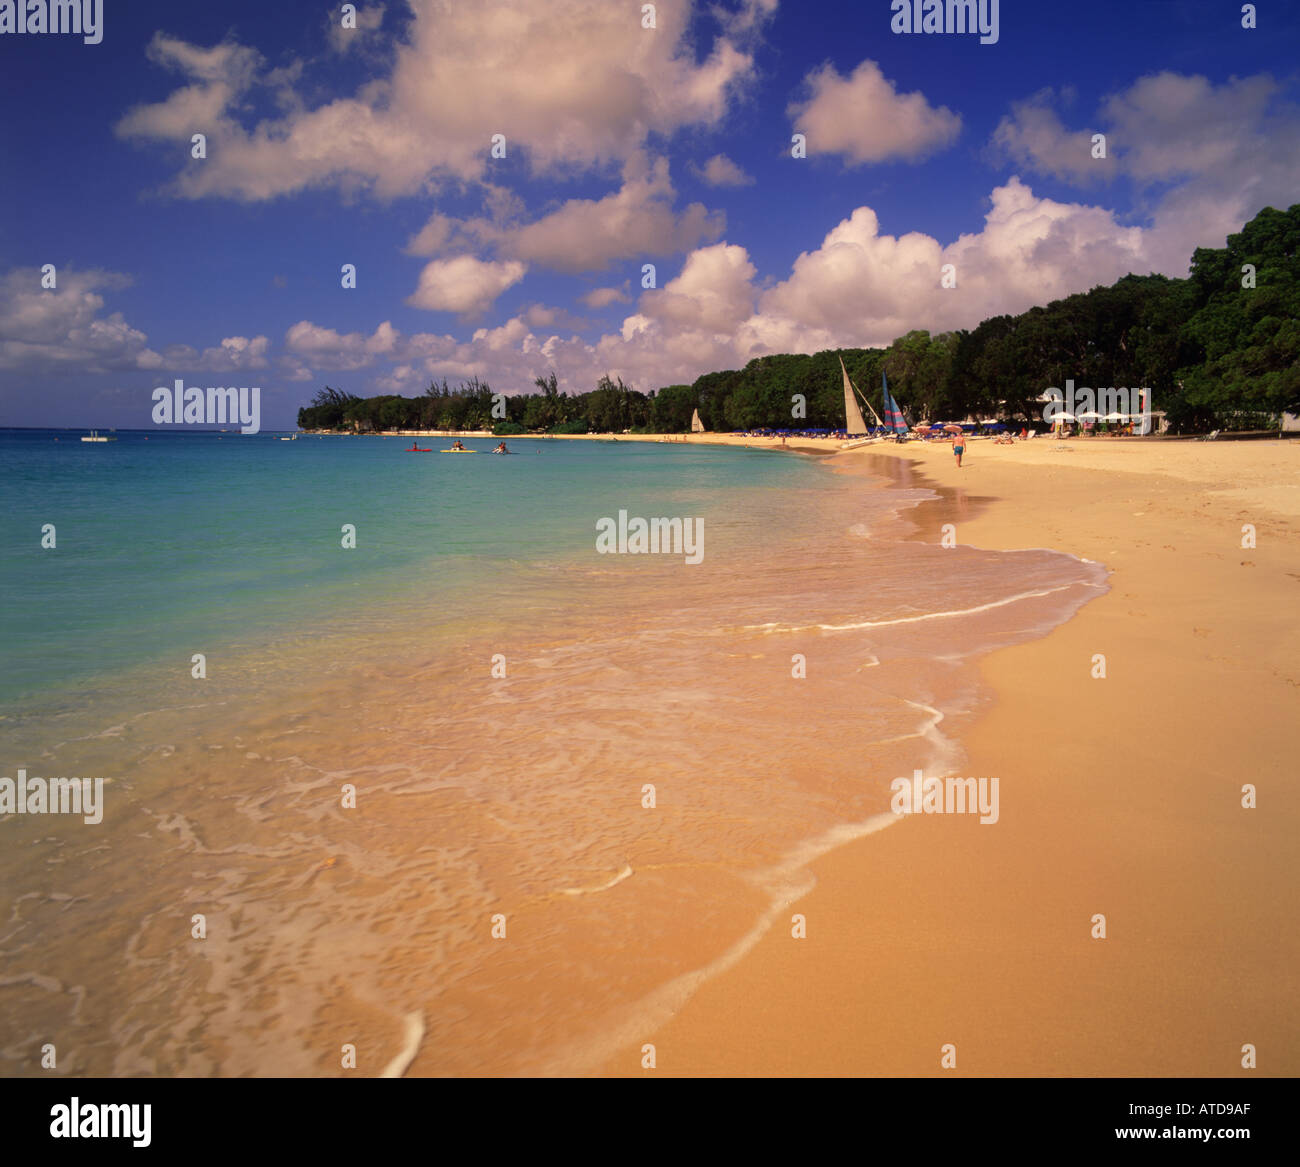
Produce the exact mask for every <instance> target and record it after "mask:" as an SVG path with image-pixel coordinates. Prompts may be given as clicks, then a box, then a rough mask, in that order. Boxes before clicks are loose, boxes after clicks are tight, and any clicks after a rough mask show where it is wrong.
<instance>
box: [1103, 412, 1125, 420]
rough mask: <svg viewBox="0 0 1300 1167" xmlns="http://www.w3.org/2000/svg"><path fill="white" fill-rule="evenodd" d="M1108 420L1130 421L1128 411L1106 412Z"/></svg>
mask: <svg viewBox="0 0 1300 1167" xmlns="http://www.w3.org/2000/svg"><path fill="white" fill-rule="evenodd" d="M1106 420H1107V421H1128V414H1127V413H1118V412H1111V413H1108V414H1106Z"/></svg>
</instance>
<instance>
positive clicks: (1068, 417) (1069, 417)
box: [1053, 413, 1079, 421]
mask: <svg viewBox="0 0 1300 1167" xmlns="http://www.w3.org/2000/svg"><path fill="white" fill-rule="evenodd" d="M1053 420H1054V421H1078V420H1079V419H1078V418H1077V417H1075V416H1074V414H1072V413H1058V414H1057V415H1056V417H1055V418H1053Z"/></svg>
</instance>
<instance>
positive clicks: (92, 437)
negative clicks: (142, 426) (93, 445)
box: [81, 430, 117, 442]
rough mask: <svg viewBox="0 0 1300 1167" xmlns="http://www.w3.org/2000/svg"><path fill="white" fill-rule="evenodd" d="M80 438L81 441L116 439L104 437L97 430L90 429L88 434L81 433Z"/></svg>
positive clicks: (108, 440)
mask: <svg viewBox="0 0 1300 1167" xmlns="http://www.w3.org/2000/svg"><path fill="white" fill-rule="evenodd" d="M81 440H82V441H83V442H115V441H117V439H116V438H110V437H106V436H105V435H103V434H101V433H100V432H99V430H91V431H90V433H89V434H82V436H81Z"/></svg>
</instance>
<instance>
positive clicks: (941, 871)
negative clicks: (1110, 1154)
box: [604, 437, 1300, 1077]
mask: <svg viewBox="0 0 1300 1167" xmlns="http://www.w3.org/2000/svg"><path fill="white" fill-rule="evenodd" d="M693 440H701V439H693ZM702 440H709V441H714V440H721V441H724V442H728V444H730V442H731V441H736V442H743V441H744V439H730V440H728V439H714V438H712V437H710V438H706V439H702ZM815 445H816V444H812V446H813V448H815ZM834 445H836V444H835V443H825V445H824V447H823V448H825V447H830V446H834ZM827 452H830V451H829V450H827ZM835 465H836V466H837V467H839V468H842V469H844V470H845V471H846V472H848V473H855V472H860V471H861V470H868V471H870V472H873V473H885V474H892V475H895V476H897V477H898V478H899V480H900V481H906V482H910V483H911V484H913V485H915V484H921V485H931V486H933V487H936V488H937V489H939V490H940V491H941V493H942V498H941V499H940V500H936V501H935V502H933V503H929V504H923V505H922V506H921V507H920V508H918V509H917V511H915V512H914V518H915V521H916V522H917V524H918V526H919V530H918V532H917V536H916V537H917V538H919V539H923V540H927V541H932V542H938V541H939V538H940V528H941V526H942V525H943V524H945V523H952V524H954V525H955V527H956V538H957V541H958V542H959V543H966V544H974V545H976V546H980V547H985V548H1028V547H1048V548H1053V549H1057V550H1062V551H1068V552H1071V553H1073V554H1076V555H1079V556H1083V557H1086V558H1088V559H1092V560H1096V561H1099V562H1102V563H1104V564H1105V565H1107V567H1108V568H1109V569H1110V570H1111V572H1112V575H1111V578H1110V584H1111V590H1110V591H1109V592H1108V593H1107V594H1106V595H1104V596H1103V597H1101V598H1100V599H1098V600H1095V601H1093V602H1092V603H1090V604H1088V605H1087V606H1086V607H1085V608H1084V609H1083V610H1082V611H1081V613H1080V614H1079V615H1077V616H1076V617H1075V618H1074V619H1072V620H1070V621H1069V622H1068V623H1066V624H1065V625H1063V626H1062V627H1060V628H1059V629H1057V630H1056V631H1055V632H1053V633H1051V634H1050V635H1049V636H1047V637H1046V638H1044V639H1041V640H1038V641H1034V642H1031V643H1027V644H1023V645H1019V646H1016V647H1013V648H1009V649H1005V650H1002V651H1000V652H998V653H995V654H993V655H992V656H990V657H989V658H987V660H986V662H985V664H984V676H985V678H986V679H987V681H988V683H989V685H990V686H991V687H992V688H993V690H994V691H995V693H996V701H995V703H994V706H993V708H992V710H991V712H989V713H988V714H987V715H986V716H985V717H983V718H982V720H981V721H980V722H979V723H978V724H977V726H976V727H975V729H974V731H973V732H972V733H971V734H970V735H968V737H967V738H966V740H965V741H964V745H965V746H966V749H967V763H966V768H965V769H964V770H963V771H962V773H963V774H967V775H972V776H997V777H998V778H999V780H1000V784H1001V803H1002V811H1001V817H1000V819H999V821H998V822H997V823H996V824H991V825H980V824H979V823H977V822H976V821H974V820H973V819H971V818H970V817H969V816H961V815H955V816H949V817H944V816H942V815H936V816H914V817H910V818H907V819H905V820H903V821H900V822H898V823H897V824H895V825H893V826H891V827H889V828H888V829H886V830H884V831H882V832H880V833H878V834H875V835H872V836H870V837H868V838H863V839H859V840H857V841H855V842H853V843H851V844H848V845H847V846H845V847H842V848H840V849H839V850H837V851H834V852H832V853H831V854H829V855H827V856H824V857H823V858H822V859H820V860H818V861H817V862H816V863H815V864H814V867H813V870H814V873H815V875H816V881H817V882H816V886H815V888H814V890H813V891H812V892H811V893H809V894H808V895H806V896H805V897H804V898H803V899H801V900H799V901H798V902H797V903H796V904H793V905H792V906H791V907H790V909H789V913H788V914H789V915H793V914H794V913H795V912H798V913H800V914H802V915H803V916H805V917H806V929H807V937H806V939H795V938H793V937H792V935H791V925H790V924H789V922H788V921H787V920H785V919H784V918H782V919H781V920H780V921H779V922H778V924H777V925H776V926H775V927H773V928H772V929H771V930H770V931H769V932H768V933H766V934H765V935H764V937H763V938H762V939H761V940H760V941H759V943H758V944H757V945H756V946H755V948H754V949H753V950H752V951H751V952H750V953H749V954H748V956H747V957H746V958H745V959H744V960H742V961H741V962H739V963H738V964H737V965H736V966H734V967H733V968H731V969H729V970H728V971H726V972H724V973H723V974H721V975H720V976H718V977H716V978H715V979H713V980H711V981H709V982H708V983H706V984H705V985H703V986H702V987H701V988H700V989H699V991H698V992H697V993H696V994H695V995H694V996H693V997H692V998H691V999H690V1000H689V1001H688V1002H687V1003H686V1005H685V1006H684V1007H683V1008H682V1009H681V1010H680V1011H679V1012H678V1013H677V1014H676V1016H675V1017H674V1018H673V1020H672V1021H670V1022H669V1023H668V1024H666V1025H664V1026H662V1027H661V1028H659V1029H658V1030H657V1031H654V1032H650V1033H646V1034H645V1035H643V1037H642V1038H641V1039H640V1040H639V1041H636V1042H635V1043H629V1044H628V1045H627V1046H626V1048H625V1049H624V1050H623V1051H622V1052H620V1053H619V1054H618V1055H617V1056H616V1057H614V1058H612V1059H611V1061H610V1062H609V1063H608V1064H607V1066H606V1067H605V1068H604V1072H605V1073H608V1074H613V1075H637V1074H661V1075H670V1076H671V1075H684V1076H686V1075H743V1076H751V1075H752V1076H768V1075H862V1076H895V1075H898V1076H941V1075H961V1076H999V1075H1008V1076H1020V1075H1033V1076H1064V1077H1069V1076H1107V1077H1111V1076H1113V1077H1127V1076H1138V1075H1150V1076H1155V1077H1164V1076H1190V1077H1201V1076H1205V1077H1210V1076H1214V1077H1233V1076H1242V1077H1248V1076H1250V1075H1252V1074H1253V1075H1264V1076H1274V1075H1277V1076H1290V1075H1295V1074H1296V1073H1297V1072H1300V1034H1298V1033H1297V1020H1296V1013H1295V1007H1294V1002H1295V1000H1296V998H1297V991H1298V990H1300V978H1298V977H1297V972H1296V969H1297V962H1298V959H1300V941H1298V939H1297V935H1296V929H1295V919H1296V913H1297V906H1298V905H1297V895H1296V889H1297V862H1298V861H1297V858H1296V848H1295V845H1294V840H1295V832H1296V827H1297V823H1298V822H1300V814H1298V812H1300V794H1298V793H1297V790H1296V786H1295V781H1294V769H1295V768H1294V764H1293V761H1292V758H1291V756H1290V754H1289V747H1290V745H1291V744H1292V739H1293V738H1294V730H1295V726H1296V723H1297V718H1296V714H1297V711H1298V710H1300V691H1298V690H1300V670H1298V669H1297V665H1296V663H1295V662H1296V660H1297V659H1298V658H1300V628H1298V627H1297V624H1296V621H1295V620H1294V612H1295V603H1296V594H1297V593H1296V589H1297V586H1298V585H1300V473H1298V472H1297V471H1298V470H1300V443H1294V442H1293V443H1289V444H1288V443H1282V442H1242V443H1215V444H1210V443H1204V442H1178V443H1172V442H1170V443H1160V442H1140V441H1106V440H1094V441H1092V442H1091V443H1090V442H1089V441H1087V440H1082V441H1072V442H1060V443H1058V442H1053V441H1047V440H1044V441H1039V442H1033V443H1024V444H1017V445H1015V446H1013V447H1003V446H995V445H993V443H991V442H985V441H977V442H974V443H972V444H971V447H970V449H969V452H968V455H967V458H966V461H965V466H964V467H963V468H962V469H960V470H958V469H957V468H956V466H955V465H954V459H953V457H952V453H951V450H950V448H949V447H948V446H947V445H939V444H935V445H925V444H921V443H909V444H908V445H906V446H894V445H892V444H891V445H881V446H872V447H867V448H865V449H863V450H858V451H849V452H845V453H842V454H838V455H836V456H835ZM1246 524H1250V525H1252V526H1253V528H1254V532H1255V540H1256V543H1257V545H1256V546H1255V547H1253V548H1252V547H1243V526H1244V525H1246ZM1097 654H1102V655H1104V657H1105V676H1104V678H1100V677H1094V675H1093V673H1094V672H1095V671H1096V668H1097V666H1096V665H1095V663H1094V659H1095V657H1096V655H1097ZM1247 784H1249V785H1251V786H1253V787H1254V788H1255V792H1256V793H1255V800H1256V802H1257V806H1256V807H1255V808H1253V809H1247V808H1245V807H1243V805H1242V803H1243V797H1244V795H1243V787H1244V786H1245V785H1247ZM1098 915H1101V916H1104V917H1105V938H1104V939H1101V938H1094V935H1093V933H1094V931H1095V930H1096V927H1097V925H1096V924H1095V922H1094V917H1096V916H1098ZM647 1042H649V1043H653V1044H654V1046H655V1049H656V1067H655V1068H654V1069H653V1070H644V1069H642V1066H641V1061H642V1053H641V1048H642V1045H643V1044H644V1043H647ZM949 1043H951V1045H953V1046H955V1054H956V1064H955V1067H945V1066H941V1056H942V1052H941V1047H943V1046H945V1045H946V1044H949ZM1248 1044H1249V1045H1252V1046H1253V1047H1254V1049H1255V1051H1256V1052H1255V1058H1256V1067H1257V1068H1255V1069H1247V1068H1243V1065H1242V1063H1243V1058H1244V1057H1245V1055H1243V1052H1242V1047H1243V1046H1245V1045H1248Z"/></svg>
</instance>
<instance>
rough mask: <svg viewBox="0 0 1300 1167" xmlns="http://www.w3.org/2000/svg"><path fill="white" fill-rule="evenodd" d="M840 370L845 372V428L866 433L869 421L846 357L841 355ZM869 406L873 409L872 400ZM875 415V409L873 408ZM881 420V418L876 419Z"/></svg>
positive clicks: (848, 430) (849, 431)
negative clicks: (856, 394) (860, 404)
mask: <svg viewBox="0 0 1300 1167" xmlns="http://www.w3.org/2000/svg"><path fill="white" fill-rule="evenodd" d="M840 372H842V373H843V374H844V428H845V430H846V431H847V432H848V433H851V434H865V433H866V432H867V423H866V421H865V420H864V418H863V416H862V409H861V408H860V407H859V405H858V399H857V397H856V396H855V394H854V392H853V382H852V381H850V380H849V371H848V369H846V368H845V367H844V358H843V357H840ZM867 408H868V409H871V404H870V402H868V403H867ZM871 412H872V415H873V416H874V415H875V412H876V411H875V410H874V409H872V410H871ZM876 420H877V422H879V420H880V419H879V418H877V419H876Z"/></svg>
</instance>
